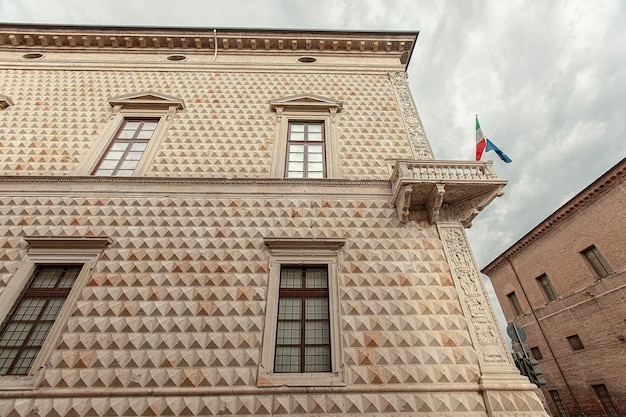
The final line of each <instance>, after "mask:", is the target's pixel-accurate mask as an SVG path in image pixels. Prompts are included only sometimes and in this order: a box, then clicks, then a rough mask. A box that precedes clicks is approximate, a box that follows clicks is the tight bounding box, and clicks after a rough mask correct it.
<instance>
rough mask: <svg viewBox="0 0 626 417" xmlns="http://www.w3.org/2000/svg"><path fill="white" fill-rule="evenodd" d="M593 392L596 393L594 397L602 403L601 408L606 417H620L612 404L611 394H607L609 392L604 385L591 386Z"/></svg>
mask: <svg viewBox="0 0 626 417" xmlns="http://www.w3.org/2000/svg"><path fill="white" fill-rule="evenodd" d="M591 388H593V391H594V392H595V393H596V397H598V399H599V400H600V403H602V408H604V411H605V412H606V415H607V416H608V417H621V415H622V414H620V412H619V410H618V409H617V407H616V406H615V404H614V403H613V399H612V398H611V394H609V390H608V389H607V388H606V385H604V384H598V385H592V386H591Z"/></svg>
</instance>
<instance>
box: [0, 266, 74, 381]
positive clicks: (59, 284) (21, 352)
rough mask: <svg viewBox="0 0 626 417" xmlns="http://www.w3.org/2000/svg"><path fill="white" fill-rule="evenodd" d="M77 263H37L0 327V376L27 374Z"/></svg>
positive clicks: (58, 308)
mask: <svg viewBox="0 0 626 417" xmlns="http://www.w3.org/2000/svg"><path fill="white" fill-rule="evenodd" d="M81 269H82V264H81V265H37V266H36V268H35V271H34V272H33V275H32V276H31V277H30V279H29V280H28V283H27V284H26V287H25V288H24V290H23V291H22V293H21V294H20V295H19V297H18V299H17V301H16V302H15V304H14V305H13V308H12V309H11V311H10V312H9V314H8V316H7V318H6V320H5V321H4V323H3V324H2V327H1V328H0V375H27V374H28V372H29V371H30V368H31V366H32V364H33V362H34V360H35V358H36V357H37V354H38V353H39V351H40V350H41V348H42V346H43V343H44V341H45V340H46V337H47V336H48V333H49V332H50V329H51V328H52V325H53V324H54V322H55V320H56V318H57V315H58V314H59V311H60V310H61V307H63V303H64V302H65V299H66V298H67V296H68V294H69V292H70V290H71V289H72V286H73V285H74V282H75V281H76V278H77V277H78V274H79V273H80V271H81Z"/></svg>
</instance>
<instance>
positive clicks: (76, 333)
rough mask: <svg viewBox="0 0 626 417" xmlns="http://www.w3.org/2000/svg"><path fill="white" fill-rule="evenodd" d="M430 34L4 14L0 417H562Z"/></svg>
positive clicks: (485, 177)
mask: <svg viewBox="0 0 626 417" xmlns="http://www.w3.org/2000/svg"><path fill="white" fill-rule="evenodd" d="M416 40H417V33H414V32H363V33H353V32H322V31H308V32H295V31H279V30H258V31H257V30H213V29H183V28H167V29H166V28H115V27H54V26H20V25H3V26H0V66H1V70H0V173H1V174H2V175H1V176H0V322H2V328H1V329H0V415H2V416H20V417H22V416H23V417H27V416H182V415H192V416H206V415H219V416H230V415H232V416H243V415H301V416H305V415H306V416H315V415H318V416H322V415H324V416H326V415H336V416H340V415H341V416H343V415H358V416H374V415H375V416H399V415H407V416H408V415H411V416H419V415H424V416H434V415H437V416H463V417H467V416H470V417H471V416H475V417H479V416H480V417H482V416H505V415H515V416H544V415H545V411H544V410H543V407H542V405H541V403H540V401H539V400H538V398H537V396H536V395H535V393H534V386H533V385H531V384H530V383H529V382H528V381H527V380H526V378H524V377H522V376H520V375H519V373H518V371H517V369H516V368H515V367H514V365H513V363H512V360H511V357H510V355H509V353H508V352H507V349H506V347H505V344H504V342H503V339H502V336H501V334H500V331H499V329H498V327H497V324H496V320H495V317H494V313H493V310H492V308H491V306H490V304H489V301H488V298H487V296H486V293H485V288H484V286H483V283H482V279H481V277H480V273H479V271H478V269H477V266H476V262H475V260H474V256H473V254H472V252H471V250H470V247H469V244H468V241H467V238H466V235H465V228H467V227H469V226H470V225H471V221H472V220H473V218H474V217H475V216H476V215H477V214H478V213H479V212H480V210H482V208H484V207H485V206H486V205H487V204H489V202H491V201H492V200H493V199H494V198H495V197H497V196H499V195H501V194H502V193H503V191H502V188H503V187H504V185H505V181H503V180H501V179H499V178H498V177H497V176H496V174H495V172H494V171H493V168H492V166H491V164H490V163H488V162H467V161H439V160H435V159H434V156H433V154H432V151H431V148H430V145H429V142H428V139H427V138H426V135H425V133H424V129H423V126H422V123H421V121H420V118H419V115H418V113H417V110H416V107H415V104H414V102H413V99H412V97H411V93H410V91H409V86H408V82H407V74H406V68H407V66H408V65H409V62H410V58H411V55H412V52H413V49H414V48H415V43H416Z"/></svg>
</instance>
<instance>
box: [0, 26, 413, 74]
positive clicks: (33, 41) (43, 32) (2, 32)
mask: <svg viewBox="0 0 626 417" xmlns="http://www.w3.org/2000/svg"><path fill="white" fill-rule="evenodd" d="M417 35H418V33H417V32H339V31H297V30H250V29H201V28H139V27H135V28H133V27H93V26H92V27H90V26H63V27H61V26H48V25H10V24H5V25H0V47H1V48H20V49H37V50H41V49H54V50H67V49H87V50H97V49H104V50H115V51H122V50H137V49H145V50H171V51H183V50H196V51H203V50H204V51H207V52H212V51H214V50H215V46H216V41H217V49H218V50H219V51H221V52H226V51H228V52H233V53H234V52H237V51H293V52H300V53H302V54H306V53H307V51H309V52H314V51H318V52H334V53H348V54H363V53H368V54H383V55H398V57H399V58H400V59H401V61H402V63H404V64H405V65H407V64H408V61H409V59H410V56H411V52H412V50H413V47H414V45H415V41H416V40H417Z"/></svg>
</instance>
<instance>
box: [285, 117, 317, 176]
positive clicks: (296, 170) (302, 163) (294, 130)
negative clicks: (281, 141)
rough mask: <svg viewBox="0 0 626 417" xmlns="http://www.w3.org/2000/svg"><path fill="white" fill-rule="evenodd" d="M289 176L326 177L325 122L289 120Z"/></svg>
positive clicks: (287, 170)
mask: <svg viewBox="0 0 626 417" xmlns="http://www.w3.org/2000/svg"><path fill="white" fill-rule="evenodd" d="M287 139H288V142H287V169H286V172H287V174H286V175H287V178H325V177H326V161H325V158H324V153H325V152H324V123H323V122H289V132H288V138H287Z"/></svg>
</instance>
